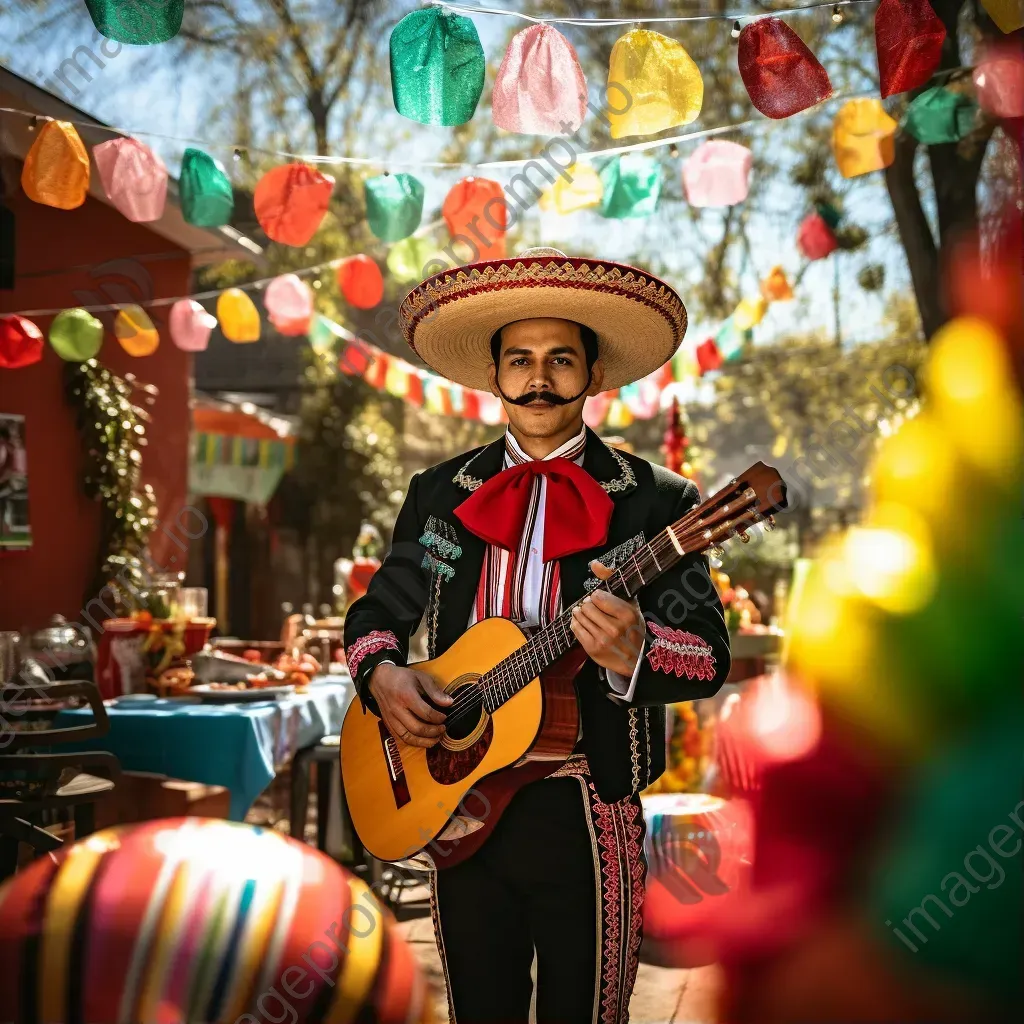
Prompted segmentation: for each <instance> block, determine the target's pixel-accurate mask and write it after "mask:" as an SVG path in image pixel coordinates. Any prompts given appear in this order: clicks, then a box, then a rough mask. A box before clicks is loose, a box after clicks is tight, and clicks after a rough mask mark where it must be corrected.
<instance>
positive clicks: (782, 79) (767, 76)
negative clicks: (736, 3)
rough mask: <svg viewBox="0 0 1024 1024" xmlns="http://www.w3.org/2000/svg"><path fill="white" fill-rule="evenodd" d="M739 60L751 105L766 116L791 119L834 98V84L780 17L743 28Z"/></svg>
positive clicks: (815, 58) (802, 42) (763, 20)
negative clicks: (800, 112) (817, 104)
mask: <svg viewBox="0 0 1024 1024" xmlns="http://www.w3.org/2000/svg"><path fill="white" fill-rule="evenodd" d="M738 61H739V68H740V77H741V78H742V79H743V84H744V85H745V86H746V87H747V93H748V94H749V96H750V102H751V103H753V104H754V106H755V107H756V108H757V109H758V110H760V111H761V113H762V114H764V115H765V117H771V118H774V119H776V120H778V119H779V118H783V117H789V116H790V115H792V114H796V113H798V112H799V111H801V110H806V109H807V108H808V107H813V106H814V104H815V103H820V102H821V101H822V100H826V99H828V98H829V96H831V95H832V83H831V82H830V81H829V79H828V73H827V72H826V71H825V69H824V68H823V67H822V66H821V64H820V63H819V62H818V58H817V57H815V56H814V54H813V53H811V51H810V50H809V49H808V48H807V45H806V44H805V43H804V41H803V40H802V39H801V38H800V37H799V36H798V35H797V34H796V33H795V32H794V31H793V30H792V29H791V28H790V27H789V26H788V25H787V24H786V23H785V22H784V21H780V20H779V19H778V18H762V19H761V20H759V21H754V22H750V23H749V24H747V25H745V26H744V28H743V31H742V32H740V42H739V55H738Z"/></svg>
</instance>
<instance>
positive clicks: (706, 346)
mask: <svg viewBox="0 0 1024 1024" xmlns="http://www.w3.org/2000/svg"><path fill="white" fill-rule="evenodd" d="M696 356H697V365H698V366H699V367H700V372H701V375H702V376H703V375H704V374H705V373H709V372H710V371H711V370H717V369H718V368H719V367H720V366H721V365H722V363H723V362H724V360H723V359H722V353H721V352H719V351H718V346H717V345H716V344H715V339H714V338H708V339H707V341H702V342H701V343H700V344H699V345H698V346H697V351H696Z"/></svg>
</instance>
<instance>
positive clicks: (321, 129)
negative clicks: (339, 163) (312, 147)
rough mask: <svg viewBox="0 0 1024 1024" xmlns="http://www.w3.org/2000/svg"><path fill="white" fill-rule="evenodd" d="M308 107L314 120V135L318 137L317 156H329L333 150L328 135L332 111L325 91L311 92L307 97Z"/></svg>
mask: <svg viewBox="0 0 1024 1024" xmlns="http://www.w3.org/2000/svg"><path fill="white" fill-rule="evenodd" d="M306 108H307V109H308V110H309V116H310V119H311V120H312V122H313V135H314V137H315V139H316V153H317V156H327V154H328V153H330V151H331V145H330V141H329V139H328V136H327V118H328V116H329V115H330V113H331V111H330V109H329V108H328V106H327V104H326V103H325V102H324V96H323V92H322V91H316V92H311V93H310V94H309V96H308V97H306Z"/></svg>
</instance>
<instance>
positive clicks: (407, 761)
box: [341, 462, 786, 868]
mask: <svg viewBox="0 0 1024 1024" xmlns="http://www.w3.org/2000/svg"><path fill="white" fill-rule="evenodd" d="M785 507H786V485H785V483H784V482H783V480H782V478H781V477H780V476H779V474H778V472H777V471H776V470H774V469H772V468H771V467H769V466H766V465H765V464H764V463H762V462H758V463H756V464H755V465H754V466H752V467H751V468H750V469H748V470H747V471H746V472H745V473H742V474H740V476H739V477H738V478H737V479H735V480H732V481H730V482H729V484H728V485H727V486H726V487H724V488H722V490H720V491H719V492H718V493H717V494H714V495H712V496H711V497H710V498H708V499H707V500H706V501H704V502H702V503H701V504H700V505H697V506H695V507H694V508H693V509H691V510H690V511H689V512H688V513H687V514H686V515H685V516H683V518H682V519H680V520H679V521H678V522H675V523H673V524H672V525H671V526H668V527H666V528H665V529H664V530H662V531H661V533H659V534H658V535H657V536H656V537H655V538H654V539H653V540H652V541H650V543H648V544H647V545H645V546H644V547H641V548H639V549H638V550H637V551H636V552H635V553H634V554H633V555H632V556H631V557H630V558H629V559H628V560H627V561H626V562H625V563H624V564H622V565H620V566H619V567H618V568H617V569H616V571H615V572H614V574H613V575H612V576H611V577H610V578H609V579H608V580H606V581H604V582H603V583H602V584H601V586H602V587H603V588H604V589H606V590H609V591H610V592H611V593H613V594H616V595H618V596H619V597H622V598H625V599H631V598H632V597H633V596H634V595H635V594H636V593H637V592H638V591H639V590H640V589H641V588H642V587H644V586H645V585H646V584H648V583H650V582H651V581H652V580H654V579H655V578H656V577H658V576H660V575H661V574H662V573H664V572H666V571H667V570H669V569H670V568H672V566H673V565H675V564H676V563H677V562H678V561H679V560H680V559H681V558H683V557H684V556H686V555H690V554H695V553H700V552H704V551H707V550H709V549H715V548H717V546H718V545H719V544H721V543H722V542H724V541H725V540H727V539H729V538H730V537H733V536H738V537H739V538H740V539H741V540H742V541H748V540H749V539H750V538H749V535H748V533H747V531H748V530H750V529H752V528H755V527H756V526H757V525H758V524H761V525H763V527H764V528H765V529H771V528H772V526H773V525H774V521H773V519H772V514H773V513H774V512H777V511H780V510H782V509H784V508H785ZM581 600H582V599H581ZM573 607H574V605H571V606H569V607H568V608H566V609H565V610H564V611H563V612H562V613H561V614H560V615H559V616H558V618H556V619H555V620H554V621H553V622H551V623H550V624H549V625H548V626H546V627H544V628H543V629H539V630H537V631H535V632H534V633H533V634H532V635H531V636H530V637H529V638H527V636H526V635H525V634H524V633H523V631H522V630H521V629H520V628H519V627H518V626H517V625H516V624H515V623H514V622H511V621H509V620H508V619H502V618H490V619H484V620H483V621H481V622H478V623H476V624H475V625H473V626H471V627H470V628H469V629H468V630H467V631H466V633H465V634H464V635H463V636H462V637H461V638H460V639H459V640H458V641H457V642H456V643H455V644H453V645H452V646H451V647H450V648H449V649H448V650H447V651H445V653H444V654H442V655H441V656H440V657H438V658H435V659H433V660H432V661H425V662H420V663H419V664H417V665H416V666H415V668H416V669H418V670H419V671H421V672H426V673H428V674H429V675H430V676H431V677H432V678H433V679H434V680H435V681H436V682H437V684H438V685H439V686H440V687H441V689H443V690H444V691H445V692H446V693H448V694H449V695H450V696H451V697H452V698H453V702H452V704H451V705H449V707H448V708H446V709H445V711H446V713H447V719H446V721H445V732H444V734H443V735H442V737H441V739H440V740H439V742H438V743H436V744H435V745H434V746H433V747H429V748H424V747H414V746H409V745H407V744H405V743H403V742H402V741H401V740H399V739H398V738H397V737H395V736H393V735H392V734H391V732H390V731H389V730H388V728H387V726H386V725H385V724H384V723H383V721H381V720H380V719H378V718H377V717H376V715H372V714H370V713H364V712H363V709H362V707H361V706H360V704H359V701H353V703H352V705H351V706H350V707H349V710H348V713H347V714H346V715H345V722H344V725H343V727H342V731H341V770H342V777H343V780H344V786H345V795H346V798H347V800H348V807H349V812H350V814H351V817H352V823H353V825H354V826H355V830H356V832H357V834H358V836H359V839H360V841H361V842H362V844H363V847H364V848H365V849H366V850H367V851H368V852H369V853H371V854H373V856H374V857H376V858H377V859H378V860H382V861H400V860H405V859H408V858H411V857H413V856H415V855H417V854H419V853H424V852H425V853H427V854H429V856H430V857H431V859H432V860H433V861H434V863H435V865H436V866H437V867H439V868H442V867H449V866H452V865H454V864H457V863H459V862H461V861H463V860H465V859H466V858H467V857H468V856H470V854H472V853H473V852H474V851H475V850H476V849H478V848H479V847H480V846H481V845H482V843H483V842H484V840H485V839H486V838H487V836H488V835H489V834H490V832H491V831H492V830H493V828H494V826H495V825H496V824H497V821H498V819H499V817H500V816H501V813H502V811H503V810H504V809H505V807H506V806H507V805H508V802H509V801H510V800H511V799H512V796H513V795H514V794H515V793H516V791H517V790H518V789H520V788H521V787H522V786H524V785H526V784H527V783H528V782H532V781H534V780H536V779H540V778H544V777H545V776H547V775H550V774H551V773H552V772H554V771H556V770H557V769H558V768H559V767H560V766H561V765H562V764H564V763H565V761H566V760H567V759H568V757H569V755H570V754H571V753H572V750H573V748H574V747H575V745H576V741H577V736H578V733H579V709H578V707H577V703H576V695H575V691H574V688H573V682H572V680H573V676H575V674H576V673H577V672H578V671H579V669H580V667H581V666H582V665H583V663H584V661H585V660H586V654H585V653H584V652H583V650H582V648H581V647H580V646H579V644H578V643H577V640H576V637H575V635H574V634H573V632H572V630H571V629H570V620H571V615H572V608H573Z"/></svg>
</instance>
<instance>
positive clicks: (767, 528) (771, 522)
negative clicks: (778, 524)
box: [763, 516, 775, 533]
mask: <svg viewBox="0 0 1024 1024" xmlns="http://www.w3.org/2000/svg"><path fill="white" fill-rule="evenodd" d="M763 525H764V532H765V533H771V532H772V530H774V529H775V516H765V517H764V523H763Z"/></svg>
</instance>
